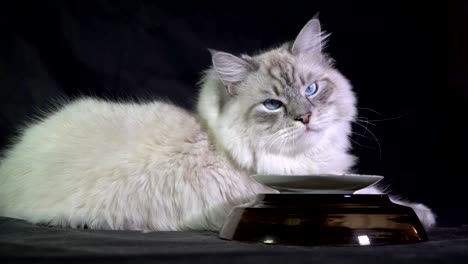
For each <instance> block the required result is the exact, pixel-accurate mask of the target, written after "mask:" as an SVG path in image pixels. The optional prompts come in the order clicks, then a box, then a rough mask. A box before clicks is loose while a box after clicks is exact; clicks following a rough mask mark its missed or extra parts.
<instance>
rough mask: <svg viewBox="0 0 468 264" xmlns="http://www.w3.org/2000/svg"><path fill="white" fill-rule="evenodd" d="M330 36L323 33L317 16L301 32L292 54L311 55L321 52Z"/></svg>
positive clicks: (293, 46)
mask: <svg viewBox="0 0 468 264" xmlns="http://www.w3.org/2000/svg"><path fill="white" fill-rule="evenodd" d="M328 36H329V34H325V33H324V32H322V30H321V26H320V21H319V19H318V14H317V15H315V16H314V17H313V18H312V19H311V20H309V22H307V24H306V25H305V26H304V27H303V28H302V30H301V32H299V35H297V37H296V40H294V44H293V45H292V48H291V52H292V53H293V54H294V55H309V54H314V53H316V52H321V51H322V48H323V46H324V45H325V42H326V39H327V37H328Z"/></svg>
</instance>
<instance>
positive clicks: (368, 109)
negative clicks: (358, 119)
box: [358, 107, 382, 116]
mask: <svg viewBox="0 0 468 264" xmlns="http://www.w3.org/2000/svg"><path fill="white" fill-rule="evenodd" d="M358 109H363V110H367V111H371V112H373V113H376V114H378V115H379V116H381V115H382V114H380V113H379V112H377V111H375V110H374V109H371V108H366V107H358Z"/></svg>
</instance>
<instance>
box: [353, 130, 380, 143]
mask: <svg viewBox="0 0 468 264" xmlns="http://www.w3.org/2000/svg"><path fill="white" fill-rule="evenodd" d="M351 133H352V134H354V135H356V136H360V137H363V138H367V139H374V138H371V137H368V136H365V135H363V134H359V133H357V132H353V131H351ZM379 142H383V140H380V139H379Z"/></svg>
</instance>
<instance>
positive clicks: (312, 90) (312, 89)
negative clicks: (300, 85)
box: [305, 82, 318, 96]
mask: <svg viewBox="0 0 468 264" xmlns="http://www.w3.org/2000/svg"><path fill="white" fill-rule="evenodd" d="M317 90H318V85H317V82H314V83H313V84H311V85H309V87H307V89H306V90H305V95H306V96H311V95H313V94H315V93H317Z"/></svg>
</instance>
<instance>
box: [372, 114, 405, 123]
mask: <svg viewBox="0 0 468 264" xmlns="http://www.w3.org/2000/svg"><path fill="white" fill-rule="evenodd" d="M407 115H408V114H407V113H404V114H402V115H400V116H397V117H389V118H385V119H372V120H369V121H371V122H381V121H388V120H395V119H399V118H403V117H405V116H407Z"/></svg>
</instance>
